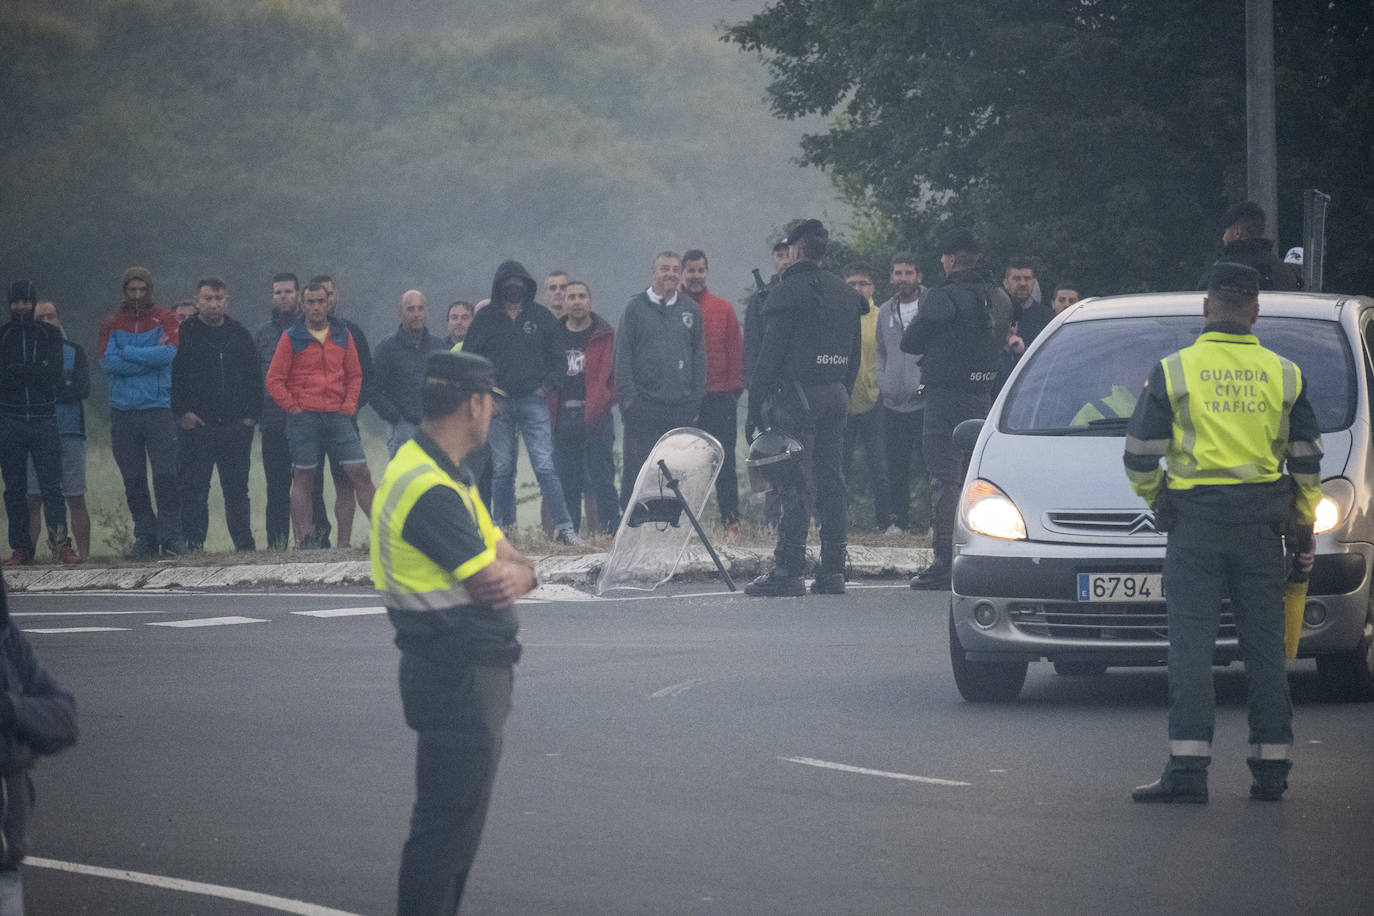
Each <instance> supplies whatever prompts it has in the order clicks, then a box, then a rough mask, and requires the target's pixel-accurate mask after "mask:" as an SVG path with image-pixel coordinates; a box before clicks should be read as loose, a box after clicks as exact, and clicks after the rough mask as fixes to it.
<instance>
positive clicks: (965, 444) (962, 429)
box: [954, 418, 983, 452]
mask: <svg viewBox="0 0 1374 916" xmlns="http://www.w3.org/2000/svg"><path fill="white" fill-rule="evenodd" d="M982 431H983V421H982V420H980V419H977V418H974V419H972V420H965V421H964V422H962V423H960V424H959V425H958V426H956V427H954V444H955V445H957V446H959V448H961V449H963V450H964V451H965V452H971V451H973V447H974V446H975V445H977V444H978V434H979V433H981V432H982Z"/></svg>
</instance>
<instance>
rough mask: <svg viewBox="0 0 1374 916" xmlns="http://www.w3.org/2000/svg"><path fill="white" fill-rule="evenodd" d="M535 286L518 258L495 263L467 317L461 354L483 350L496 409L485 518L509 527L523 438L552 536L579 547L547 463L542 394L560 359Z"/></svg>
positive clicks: (547, 425) (548, 434) (549, 450)
mask: <svg viewBox="0 0 1374 916" xmlns="http://www.w3.org/2000/svg"><path fill="white" fill-rule="evenodd" d="M538 288H539V287H538V284H537V283H535V281H534V278H533V277H531V276H530V274H529V271H527V270H525V268H524V267H523V266H521V264H520V263H519V262H518V261H506V262H504V263H502V265H501V266H500V267H498V268H497V269H496V276H495V278H494V279H493V280H492V283H491V305H489V306H488V307H486V308H484V309H482V310H480V311H478V312H477V314H476V315H475V316H474V317H473V319H472V325H471V327H469V328H468V334H467V337H466V338H464V340H463V352H464V353H475V354H477V355H478V356H485V357H486V358H487V359H489V360H491V362H492V363H493V364H494V365H495V366H496V384H497V387H498V391H497V392H496V415H495V416H494V417H493V418H492V421H491V432H490V435H489V436H488V440H489V443H490V445H491V467H492V470H491V497H492V513H491V514H492V518H493V519H494V521H495V522H496V524H497V525H498V526H499V527H501V528H504V529H511V528H513V527H514V526H515V521H516V518H515V464H516V458H517V457H518V455H519V452H520V438H521V437H523V438H524V440H525V449H526V451H527V452H529V459H530V465H531V467H533V468H534V476H535V477H536V478H537V479H538V481H539V495H540V496H541V497H543V499H544V501H545V502H546V503H548V505H549V508H550V511H551V512H552V513H553V526H554V537H555V538H556V539H557V540H558V541H560V542H562V543H564V544H573V545H580V544H581V543H582V541H581V538H579V537H578V536H577V532H576V531H575V530H574V529H573V522H572V516H571V515H570V514H569V512H568V503H567V500H566V499H565V498H564V496H563V485H562V483H561V482H560V481H559V479H558V471H557V469H556V467H555V465H554V461H553V426H552V423H551V422H550V419H549V407H548V404H547V402H546V401H545V397H544V391H545V388H546V386H548V385H549V384H550V381H551V380H552V379H553V378H555V377H556V375H557V374H558V373H559V372H561V371H562V370H563V367H564V361H565V360H564V356H563V354H562V352H560V351H559V350H558V349H557V347H556V346H555V336H556V333H557V328H558V321H557V319H555V318H554V317H553V313H552V312H550V311H549V310H548V309H547V308H545V307H544V306H542V305H540V304H539V303H538V302H535V301H534V294H535V292H536V291H537V290H538Z"/></svg>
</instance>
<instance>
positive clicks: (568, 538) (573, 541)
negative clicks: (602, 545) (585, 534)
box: [553, 528, 587, 547]
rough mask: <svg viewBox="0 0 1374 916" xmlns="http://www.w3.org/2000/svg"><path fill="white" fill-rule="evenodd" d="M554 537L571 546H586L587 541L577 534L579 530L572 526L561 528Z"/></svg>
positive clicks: (559, 541)
mask: <svg viewBox="0 0 1374 916" xmlns="http://www.w3.org/2000/svg"><path fill="white" fill-rule="evenodd" d="M553 539H554V540H555V541H557V542H558V543H560V544H567V545H568V546H569V547H586V546H587V542H586V541H584V540H582V538H580V537H578V536H577V532H576V531H574V530H572V529H571V528H559V529H558V533H557V534H555V535H554V536H553Z"/></svg>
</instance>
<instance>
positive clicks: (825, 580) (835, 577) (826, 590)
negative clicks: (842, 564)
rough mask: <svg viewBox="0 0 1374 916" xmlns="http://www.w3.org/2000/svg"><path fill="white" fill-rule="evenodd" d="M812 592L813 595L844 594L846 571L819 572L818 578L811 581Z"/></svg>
mask: <svg viewBox="0 0 1374 916" xmlns="http://www.w3.org/2000/svg"><path fill="white" fill-rule="evenodd" d="M811 594H813V595H843V594H844V573H842V572H818V573H816V580H815V581H814V582H812V583H811Z"/></svg>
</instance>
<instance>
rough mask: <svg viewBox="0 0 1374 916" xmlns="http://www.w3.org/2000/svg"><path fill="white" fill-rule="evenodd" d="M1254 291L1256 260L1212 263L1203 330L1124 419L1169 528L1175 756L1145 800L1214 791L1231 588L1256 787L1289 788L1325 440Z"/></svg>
mask: <svg viewBox="0 0 1374 916" xmlns="http://www.w3.org/2000/svg"><path fill="white" fill-rule="evenodd" d="M1258 297H1259V274H1258V273H1257V272H1256V271H1255V270H1254V269H1253V268H1250V267H1246V266H1244V265H1240V264H1230V263H1219V264H1217V265H1215V266H1214V267H1213V268H1212V272H1211V279H1210V282H1209V286H1208V288H1207V295H1206V297H1205V298H1204V299H1203V300H1202V313H1203V315H1204V316H1205V318H1206V321H1207V324H1206V327H1205V328H1204V329H1203V333H1202V335H1201V336H1200V337H1198V339H1197V341H1196V342H1195V343H1194V344H1193V345H1192V346H1190V347H1186V348H1184V349H1182V350H1179V351H1177V352H1175V353H1171V354H1170V355H1168V356H1166V357H1165V358H1164V359H1163V360H1162V361H1160V362H1159V363H1158V364H1157V365H1156V366H1155V367H1154V370H1153V372H1152V373H1151V375H1150V379H1149V382H1148V383H1147V384H1146V387H1145V390H1144V392H1143V393H1142V395H1141V398H1140V401H1139V402H1138V403H1137V404H1136V407H1135V412H1134V413H1133V414H1132V416H1131V421H1130V425H1129V427H1128V428H1127V435H1126V453H1125V464H1126V474H1127V476H1128V477H1129V478H1130V481H1131V487H1132V488H1133V489H1134V490H1135V492H1136V493H1137V494H1139V495H1140V496H1141V497H1143V498H1144V499H1145V501H1146V502H1148V503H1151V504H1152V505H1153V506H1154V507H1155V515H1156V518H1157V520H1158V521H1160V522H1161V523H1162V524H1161V528H1162V529H1164V530H1168V537H1169V540H1168V547H1167V548H1166V550H1165V555H1164V589H1165V592H1166V593H1167V595H1168V598H1167V599H1166V600H1167V604H1168V621H1169V699H1170V702H1169V761H1168V763H1167V764H1166V765H1165V768H1164V774H1163V775H1162V776H1161V777H1160V779H1159V780H1158V781H1156V782H1154V783H1151V784H1150V785H1147V786H1141V787H1140V788H1138V789H1136V790H1135V792H1133V793H1132V796H1131V797H1132V798H1134V799H1135V800H1136V801H1138V802H1193V803H1204V802H1206V801H1207V765H1208V764H1209V763H1210V762H1211V759H1212V726H1213V720H1214V717H1215V705H1216V697H1215V695H1214V692H1213V686H1212V657H1213V650H1214V649H1215V646H1216V638H1217V629H1218V627H1219V622H1220V614H1221V603H1222V599H1223V597H1225V596H1229V597H1230V599H1231V612H1232V614H1233V616H1234V618H1235V624H1236V630H1237V632H1238V634H1239V637H1240V646H1241V654H1242V656H1243V658H1244V661H1245V674H1246V677H1247V678H1249V681H1250V719H1249V724H1250V757H1249V760H1248V763H1249V765H1250V772H1251V774H1252V776H1253V777H1254V779H1253V782H1252V783H1251V786H1250V795H1251V796H1252V797H1254V798H1258V799H1262V800H1266V801H1277V800H1278V799H1279V798H1280V796H1282V795H1283V792H1284V790H1285V789H1287V788H1288V782H1287V777H1288V771H1289V769H1290V767H1291V766H1292V764H1291V762H1290V761H1289V759H1288V752H1289V749H1290V747H1291V745H1292V743H1293V727H1292V719H1293V706H1292V701H1291V700H1290V698H1289V694H1288V676H1287V673H1286V671H1285V664H1284V643H1283V629H1284V613H1283V589H1284V580H1285V568H1284V566H1285V564H1284V546H1283V537H1284V534H1285V532H1286V533H1287V535H1288V536H1289V537H1290V538H1291V539H1292V541H1291V543H1290V547H1289V549H1290V551H1291V552H1292V553H1294V554H1295V555H1296V557H1297V563H1298V565H1299V566H1300V567H1301V568H1305V569H1307V570H1310V569H1311V567H1312V562H1313V552H1314V550H1315V546H1314V541H1313V536H1312V523H1313V517H1314V516H1313V513H1314V511H1315V509H1316V506H1317V503H1318V502H1319V501H1320V499H1321V489H1320V482H1321V481H1320V473H1321V455H1322V446H1321V433H1320V430H1319V428H1318V426H1317V418H1316V415H1315V414H1314V413H1313V411H1312V406H1311V404H1310V403H1308V399H1307V394H1306V391H1305V390H1304V387H1303V379H1302V373H1301V372H1299V370H1298V367H1297V366H1296V365H1294V364H1293V363H1292V362H1290V361H1288V360H1286V359H1284V358H1283V357H1281V356H1279V355H1278V354H1276V353H1273V352H1271V351H1269V350H1266V349H1264V348H1263V347H1261V346H1260V343H1259V340H1258V339H1257V338H1256V337H1255V336H1254V335H1253V334H1252V333H1251V328H1252V327H1253V325H1254V323H1255V319H1256V318H1257V317H1258V315H1259V298H1258ZM1160 458H1163V459H1164V462H1165V465H1166V466H1167V469H1168V473H1167V474H1166V473H1164V472H1163V471H1161V470H1160V468H1159V459H1160ZM1285 462H1286V463H1287V471H1288V475H1289V476H1288V477H1285V476H1283V475H1282V474H1281V469H1282V466H1283V465H1284V463H1285Z"/></svg>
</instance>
